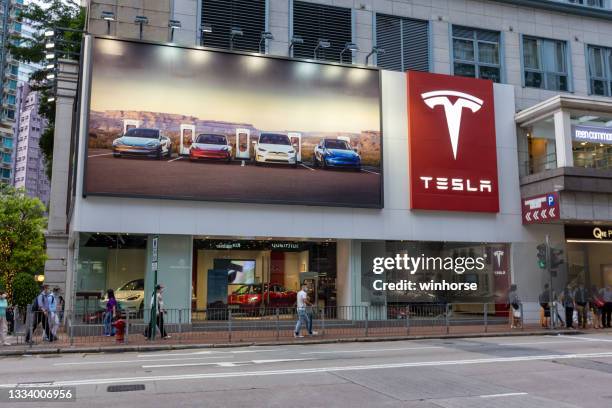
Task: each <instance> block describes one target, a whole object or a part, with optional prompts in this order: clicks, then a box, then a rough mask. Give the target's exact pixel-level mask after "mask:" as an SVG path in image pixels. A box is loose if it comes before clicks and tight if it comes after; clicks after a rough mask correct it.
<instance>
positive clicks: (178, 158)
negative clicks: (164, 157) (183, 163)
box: [168, 156, 183, 163]
mask: <svg viewBox="0 0 612 408" xmlns="http://www.w3.org/2000/svg"><path fill="white" fill-rule="evenodd" d="M182 158H183V156H179V157H177V158H176V159H172V160H168V163H172V162H173V161H177V160H181V159H182Z"/></svg>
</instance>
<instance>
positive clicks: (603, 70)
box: [588, 45, 612, 96]
mask: <svg viewBox="0 0 612 408" xmlns="http://www.w3.org/2000/svg"><path fill="white" fill-rule="evenodd" d="M588 55H589V80H590V82H591V94H593V95H602V96H612V48H604V47H595V46H591V45H589V47H588Z"/></svg>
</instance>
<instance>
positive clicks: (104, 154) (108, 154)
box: [87, 153, 112, 158]
mask: <svg viewBox="0 0 612 408" xmlns="http://www.w3.org/2000/svg"><path fill="white" fill-rule="evenodd" d="M111 154H112V153H101V154H92V155H91V156H87V158H90V157H99V156H110V155H111Z"/></svg>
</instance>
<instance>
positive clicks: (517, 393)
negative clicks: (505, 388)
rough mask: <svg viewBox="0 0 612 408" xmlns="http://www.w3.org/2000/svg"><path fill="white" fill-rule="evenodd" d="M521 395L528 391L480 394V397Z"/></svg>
mask: <svg viewBox="0 0 612 408" xmlns="http://www.w3.org/2000/svg"><path fill="white" fill-rule="evenodd" d="M519 395H527V393H526V392H507V393H505V394H490V395H479V397H480V398H499V397H516V396H519Z"/></svg>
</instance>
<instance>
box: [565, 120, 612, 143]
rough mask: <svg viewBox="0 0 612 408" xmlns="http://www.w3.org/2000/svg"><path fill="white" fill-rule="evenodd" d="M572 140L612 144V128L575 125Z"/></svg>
mask: <svg viewBox="0 0 612 408" xmlns="http://www.w3.org/2000/svg"><path fill="white" fill-rule="evenodd" d="M572 138H573V139H574V140H575V141H577V142H592V143H605V144H612V128H605V127H598V126H582V125H575V126H572Z"/></svg>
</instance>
